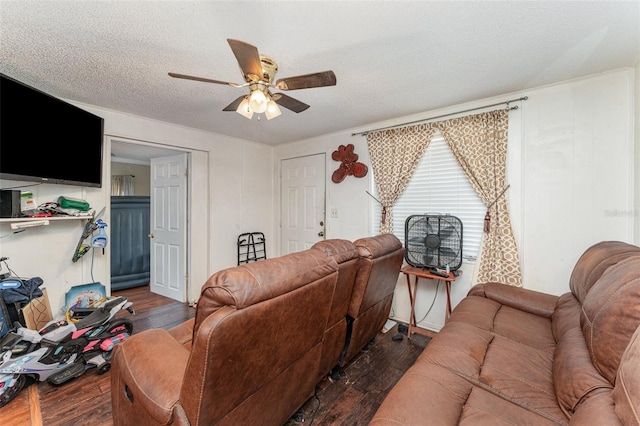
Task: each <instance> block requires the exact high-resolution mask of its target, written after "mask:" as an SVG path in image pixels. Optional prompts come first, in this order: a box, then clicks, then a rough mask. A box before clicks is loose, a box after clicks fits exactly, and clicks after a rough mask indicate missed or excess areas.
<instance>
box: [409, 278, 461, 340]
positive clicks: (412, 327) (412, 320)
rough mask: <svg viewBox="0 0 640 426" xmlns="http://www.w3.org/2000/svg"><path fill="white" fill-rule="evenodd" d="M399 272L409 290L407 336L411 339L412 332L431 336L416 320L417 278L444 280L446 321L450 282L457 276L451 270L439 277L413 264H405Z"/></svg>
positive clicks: (449, 310)
mask: <svg viewBox="0 0 640 426" xmlns="http://www.w3.org/2000/svg"><path fill="white" fill-rule="evenodd" d="M400 272H402V273H403V274H404V275H405V276H406V277H407V289H408V291H409V300H410V302H411V314H410V316H409V327H408V328H409V329H408V331H407V337H408V338H409V339H411V334H412V333H418V334H422V335H424V336H432V335H433V333H432V332H430V331H428V330H424V329H422V328H420V327H418V325H417V322H416V312H415V306H416V295H417V292H418V280H419V279H420V278H426V279H429V280H438V281H443V282H444V284H445V288H446V290H447V309H446V312H445V317H444V321H445V322H447V320H448V319H449V317H450V316H451V283H452V282H454V281H455V280H456V278H457V277H456V276H455V275H454V274H453V272H449V276H447V277H441V276H440V275H436V274H434V273H433V272H431V271H430V270H429V269H422V268H416V267H414V266H405V267H404V268H402V269H401V271H400ZM456 272H457V273H458V275H460V274H462V271H461V270H459V269H458V270H457V271H456ZM411 276H413V277H414V284H413V292H412V291H411Z"/></svg>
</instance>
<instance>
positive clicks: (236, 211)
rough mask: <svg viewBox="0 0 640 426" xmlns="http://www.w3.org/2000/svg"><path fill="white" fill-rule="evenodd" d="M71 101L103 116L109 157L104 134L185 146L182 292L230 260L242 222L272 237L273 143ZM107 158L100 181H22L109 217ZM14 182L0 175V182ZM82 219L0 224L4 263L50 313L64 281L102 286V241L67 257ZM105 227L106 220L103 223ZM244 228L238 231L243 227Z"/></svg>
mask: <svg viewBox="0 0 640 426" xmlns="http://www.w3.org/2000/svg"><path fill="white" fill-rule="evenodd" d="M76 105H78V106H80V107H82V108H85V109H87V110H88V111H90V112H93V113H94V114H97V115H99V116H101V117H103V118H104V119H105V135H106V137H105V141H106V142H105V153H104V158H105V159H109V158H110V138H111V137H116V138H118V139H124V140H130V141H143V142H145V143H153V144H158V145H161V146H163V147H171V148H178V149H183V150H185V151H188V152H190V153H191V167H192V170H191V173H190V178H189V179H190V180H189V188H190V193H189V197H190V213H189V222H190V226H191V232H190V235H189V238H188V240H189V242H188V245H189V247H188V251H189V263H188V266H187V269H188V275H189V282H190V285H189V287H188V294H189V297H188V298H189V300H196V299H197V298H198V296H199V294H200V287H201V286H202V284H203V283H204V282H205V281H206V279H207V278H208V277H209V276H210V275H211V274H212V273H214V272H215V271H217V270H219V269H222V268H226V267H230V266H234V265H235V264H236V251H237V249H236V247H237V246H236V241H237V235H238V234H239V233H240V231H241V230H244V229H251V230H255V229H260V230H264V231H263V232H265V237H266V238H267V250H268V251H270V252H271V253H273V252H274V249H273V247H271V246H270V244H271V241H273V236H272V229H273V221H274V219H273V214H272V212H271V206H272V179H271V178H272V176H273V173H274V172H273V168H272V164H273V162H272V160H271V158H272V148H271V147H270V146H266V145H263V144H257V143H253V142H247V141H243V140H239V139H234V138H230V137H226V136H222V135H218V134H214V133H208V132H202V131H198V130H194V129H189V128H185V127H181V126H175V125H171V124H168V123H163V122H158V121H154V120H149V119H146V118H143V117H137V116H133V115H129V114H123V113H119V112H116V111H111V110H106V109H102V108H97V107H94V106H90V105H82V104H77V103H76ZM110 174H111V165H110V162H109V161H107V162H106V163H105V167H104V169H103V182H105V183H106V184H105V185H103V188H101V189H97V188H80V187H73V186H63V185H40V186H37V187H31V188H29V189H30V190H31V191H32V192H34V194H35V195H36V197H37V202H38V203H41V202H43V201H45V200H52V199H53V198H57V196H58V195H67V196H69V197H74V198H82V199H85V200H87V201H88V202H89V203H90V204H91V205H92V206H93V207H95V208H96V209H97V210H99V209H100V208H102V207H103V206H106V208H107V210H106V215H105V217H104V218H103V220H105V222H107V224H108V223H109V207H108V206H109V196H110V184H108V182H109V181H110V180H109V179H108V178H106V176H110ZM13 184H17V183H16V182H8V181H0V188H8V187H10V186H13ZM83 225H84V221H82V222H80V221H69V222H63V223H60V222H57V223H55V224H54V225H50V226H47V227H40V228H32V229H29V230H27V231H25V232H23V233H20V234H12V233H11V230H10V227H9V225H8V224H0V237H4V238H0V255H2V256H8V257H9V258H10V260H9V263H10V266H11V267H12V268H13V269H14V270H15V271H16V272H17V273H18V274H20V275H22V276H25V277H31V276H40V277H42V278H43V280H44V282H45V284H46V287H47V292H48V295H49V298H50V302H51V305H52V309H53V311H54V314H60V313H61V312H60V311H59V310H60V308H61V307H62V306H63V305H64V294H65V293H66V292H67V291H68V290H69V288H70V287H71V286H74V285H79V284H84V283H88V282H93V281H99V282H101V283H102V284H104V285H105V286H107V289H109V268H110V261H109V256H110V252H109V246H107V249H106V251H105V254H104V255H103V254H102V251H101V250H99V251H96V252H95V257H93V262H92V252H93V251H90V252H89V253H87V254H86V255H85V256H84V257H83V258H82V259H80V260H79V261H78V262H76V263H72V262H71V257H72V255H73V251H74V249H75V246H76V243H77V240H78V239H79V237H80V235H81V233H82V226H83ZM106 230H107V233H108V231H109V228H108V227H107V228H106ZM243 232H244V231H243Z"/></svg>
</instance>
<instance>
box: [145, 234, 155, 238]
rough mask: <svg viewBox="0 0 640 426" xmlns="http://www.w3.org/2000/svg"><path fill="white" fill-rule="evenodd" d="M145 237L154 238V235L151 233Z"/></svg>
mask: <svg viewBox="0 0 640 426" xmlns="http://www.w3.org/2000/svg"><path fill="white" fill-rule="evenodd" d="M147 237H149V238H154V237H155V235H153V234H149V235H147Z"/></svg>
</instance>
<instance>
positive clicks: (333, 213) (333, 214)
mask: <svg viewBox="0 0 640 426" xmlns="http://www.w3.org/2000/svg"><path fill="white" fill-rule="evenodd" d="M331 217H332V218H333V219H337V218H338V209H331Z"/></svg>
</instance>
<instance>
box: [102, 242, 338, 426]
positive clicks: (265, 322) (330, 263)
mask: <svg viewBox="0 0 640 426" xmlns="http://www.w3.org/2000/svg"><path fill="white" fill-rule="evenodd" d="M337 269H338V266H337V264H336V262H335V260H333V259H332V258H331V257H330V256H328V255H327V254H326V253H325V252H324V251H322V250H318V249H309V250H305V251H302V252H298V253H292V254H289V255H285V256H282V257H279V258H274V259H268V260H264V261H260V262H254V263H251V264H246V265H242V266H238V267H233V268H229V269H226V270H223V271H220V272H218V273H216V274H214V275H213V276H212V277H211V278H209V280H208V281H207V282H206V283H205V285H204V286H203V287H202V291H201V295H200V298H199V300H198V305H197V310H196V317H195V320H192V321H187V322H186V323H185V324H184V325H182V326H179V327H176V328H175V329H173V330H172V331H171V332H169V331H166V330H163V329H152V330H146V331H143V332H141V333H139V334H134V335H133V336H131V337H130V338H128V339H127V340H125V341H124V342H121V343H120V344H118V345H117V346H116V348H115V349H114V352H113V358H112V369H111V392H112V408H113V420H114V424H115V425H116V426H118V425H130V424H136V425H137V426H141V425H159V424H177V425H234V426H235V425H245V424H246V425H257V424H260V425H281V424H283V423H284V422H285V421H286V420H287V419H289V418H290V417H291V416H292V415H293V414H294V413H295V412H296V410H298V408H299V407H301V406H302V405H303V404H304V402H305V401H306V400H307V399H308V398H310V397H311V396H312V395H313V393H314V389H315V385H316V383H317V381H318V376H319V375H320V364H321V358H322V354H323V339H324V337H325V332H326V330H327V324H328V323H329V318H330V311H331V307H332V300H333V297H334V290H335V285H336V282H337V280H338V272H337ZM190 330H193V334H192V338H191V339H190V338H189V331H190Z"/></svg>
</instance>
